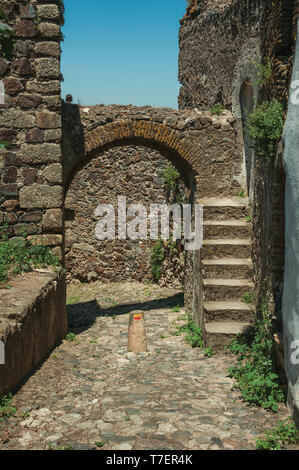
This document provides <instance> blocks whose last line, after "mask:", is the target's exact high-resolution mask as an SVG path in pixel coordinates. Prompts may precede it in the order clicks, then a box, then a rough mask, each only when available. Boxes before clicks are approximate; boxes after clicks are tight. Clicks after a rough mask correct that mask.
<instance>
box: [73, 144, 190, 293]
mask: <svg viewBox="0 0 299 470" xmlns="http://www.w3.org/2000/svg"><path fill="white" fill-rule="evenodd" d="M168 165H169V161H168V160H167V159H166V158H164V157H163V155H161V154H160V153H159V152H158V151H157V150H154V149H150V148H146V147H143V146H132V145H127V146H121V147H115V148H113V149H110V150H106V151H104V152H103V153H102V154H101V155H100V156H98V157H95V158H94V159H92V160H91V161H90V162H89V163H88V164H87V165H86V166H84V168H83V169H82V170H81V171H79V172H78V173H77V174H76V176H75V178H74V180H73V182H72V184H71V186H70V188H69V190H68V193H67V197H66V200H65V207H66V214H67V219H68V218H69V219H70V220H67V221H66V240H65V252H66V269H67V271H68V278H71V279H74V278H76V279H79V280H80V281H82V282H86V281H87V282H88V281H96V280H101V281H113V282H120V281H128V280H130V281H133V280H135V281H152V280H153V276H152V274H151V265H152V263H151V257H152V252H151V249H152V248H153V246H154V244H155V242H154V241H152V240H149V239H148V240H141V241H139V240H137V241H134V240H118V239H116V240H115V241H106V240H105V241H100V240H97V239H96V238H95V231H96V225H97V223H98V221H99V220H100V218H97V217H95V210H96V208H97V206H98V205H99V204H112V205H113V207H114V209H115V212H116V215H117V211H118V196H125V197H126V201H127V208H128V207H129V205H131V204H142V205H143V206H144V207H145V208H146V210H147V214H148V215H149V211H150V205H151V204H172V203H173V202H175V200H174V197H175V196H174V194H173V192H170V191H169V190H168V189H167V187H166V186H165V181H164V177H163V174H164V171H165V170H166V168H167V166H168ZM177 183H178V191H176V196H180V198H181V203H183V202H184V197H185V189H186V188H185V186H184V182H183V180H182V179H181V180H180V181H178V182H177ZM185 202H187V200H186V201H185ZM128 220H129V219H128ZM116 224H117V218H116ZM148 225H149V222H148ZM148 228H149V227H148ZM117 234H118V231H116V235H117ZM166 255H167V256H166ZM172 255H173V256H172ZM162 267H163V270H162V276H161V279H160V281H159V283H160V284H161V285H167V286H174V287H181V286H182V284H183V278H184V259H183V256H182V254H181V256H180V255H175V254H174V253H172V252H167V253H166V254H165V261H164V262H163V266H162Z"/></svg>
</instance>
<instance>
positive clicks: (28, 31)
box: [14, 20, 37, 38]
mask: <svg viewBox="0 0 299 470" xmlns="http://www.w3.org/2000/svg"><path fill="white" fill-rule="evenodd" d="M14 30H15V34H16V36H18V37H21V38H34V37H35V36H36V35H37V29H36V27H35V26H34V23H33V22H32V21H30V20H22V21H20V22H19V23H17V24H16V26H15V28H14Z"/></svg>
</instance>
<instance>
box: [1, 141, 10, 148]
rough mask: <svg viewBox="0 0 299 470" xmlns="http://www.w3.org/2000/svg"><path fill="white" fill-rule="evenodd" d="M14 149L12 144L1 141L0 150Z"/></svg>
mask: <svg viewBox="0 0 299 470" xmlns="http://www.w3.org/2000/svg"><path fill="white" fill-rule="evenodd" d="M11 147H12V144H11V143H10V142H6V141H5V140H0V149H9V148H11Z"/></svg>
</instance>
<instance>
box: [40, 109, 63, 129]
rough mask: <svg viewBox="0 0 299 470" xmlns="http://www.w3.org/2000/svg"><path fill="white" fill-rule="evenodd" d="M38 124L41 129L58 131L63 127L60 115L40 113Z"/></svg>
mask: <svg viewBox="0 0 299 470" xmlns="http://www.w3.org/2000/svg"><path fill="white" fill-rule="evenodd" d="M36 123H37V125H38V127H40V128H41V129H57V128H60V127H61V117H60V114H58V113H50V112H39V113H37V114H36Z"/></svg>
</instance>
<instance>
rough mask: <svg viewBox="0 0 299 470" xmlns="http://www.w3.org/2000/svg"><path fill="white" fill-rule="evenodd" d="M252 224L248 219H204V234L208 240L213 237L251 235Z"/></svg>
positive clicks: (243, 236) (247, 236) (242, 236)
mask: <svg viewBox="0 0 299 470" xmlns="http://www.w3.org/2000/svg"><path fill="white" fill-rule="evenodd" d="M251 231H252V226H251V224H250V223H249V222H246V220H245V221H244V220H207V221H204V226H203V235H204V238H205V239H206V240H209V239H212V238H220V239H221V238H222V239H223V238H231V239H233V238H241V239H245V238H246V239H247V238H248V239H249V238H250V237H251Z"/></svg>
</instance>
